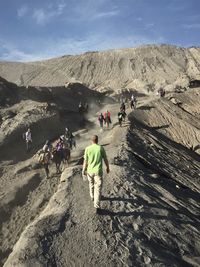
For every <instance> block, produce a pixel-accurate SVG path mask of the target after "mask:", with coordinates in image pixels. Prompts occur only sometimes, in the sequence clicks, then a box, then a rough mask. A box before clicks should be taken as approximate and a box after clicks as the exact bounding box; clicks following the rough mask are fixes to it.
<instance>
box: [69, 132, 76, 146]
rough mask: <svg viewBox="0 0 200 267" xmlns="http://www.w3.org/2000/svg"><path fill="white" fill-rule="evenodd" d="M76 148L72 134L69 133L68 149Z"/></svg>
mask: <svg viewBox="0 0 200 267" xmlns="http://www.w3.org/2000/svg"><path fill="white" fill-rule="evenodd" d="M73 147H74V148H76V141H75V136H74V135H73V133H71V135H70V137H69V148H70V149H73Z"/></svg>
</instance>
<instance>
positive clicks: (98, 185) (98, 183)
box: [83, 135, 110, 213]
mask: <svg viewBox="0 0 200 267" xmlns="http://www.w3.org/2000/svg"><path fill="white" fill-rule="evenodd" d="M91 141H92V145H90V146H88V147H86V149H85V154H84V163H83V175H87V177H88V181H89V189H90V197H91V199H92V201H94V207H95V209H96V213H98V212H99V209H100V199H101V189H102V180H103V161H104V163H105V165H106V171H107V173H109V172H110V169H109V164H108V160H107V156H106V152H105V150H104V148H103V147H102V146H100V145H98V136H97V135H94V136H93V137H92V140H91Z"/></svg>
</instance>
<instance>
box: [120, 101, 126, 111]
mask: <svg viewBox="0 0 200 267" xmlns="http://www.w3.org/2000/svg"><path fill="white" fill-rule="evenodd" d="M120 109H121V110H122V111H124V112H125V111H126V105H125V103H124V102H122V104H121V107H120Z"/></svg>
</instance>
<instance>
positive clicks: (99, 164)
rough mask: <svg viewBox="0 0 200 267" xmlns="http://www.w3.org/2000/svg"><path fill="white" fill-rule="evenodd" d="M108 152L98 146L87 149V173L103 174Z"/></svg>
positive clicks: (85, 155) (85, 156)
mask: <svg viewBox="0 0 200 267" xmlns="http://www.w3.org/2000/svg"><path fill="white" fill-rule="evenodd" d="M106 158H107V157H106V152H105V150H104V148H103V147H102V146H100V145H98V144H92V145H90V146H88V147H86V149H85V154H84V159H85V160H86V161H87V163H88V167H87V173H89V174H97V175H102V174H103V159H104V160H105V159H106Z"/></svg>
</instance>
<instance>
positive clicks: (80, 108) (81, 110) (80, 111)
mask: <svg viewBox="0 0 200 267" xmlns="http://www.w3.org/2000/svg"><path fill="white" fill-rule="evenodd" d="M78 112H79V114H82V113H83V105H82V103H81V102H80V103H79V105H78Z"/></svg>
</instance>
